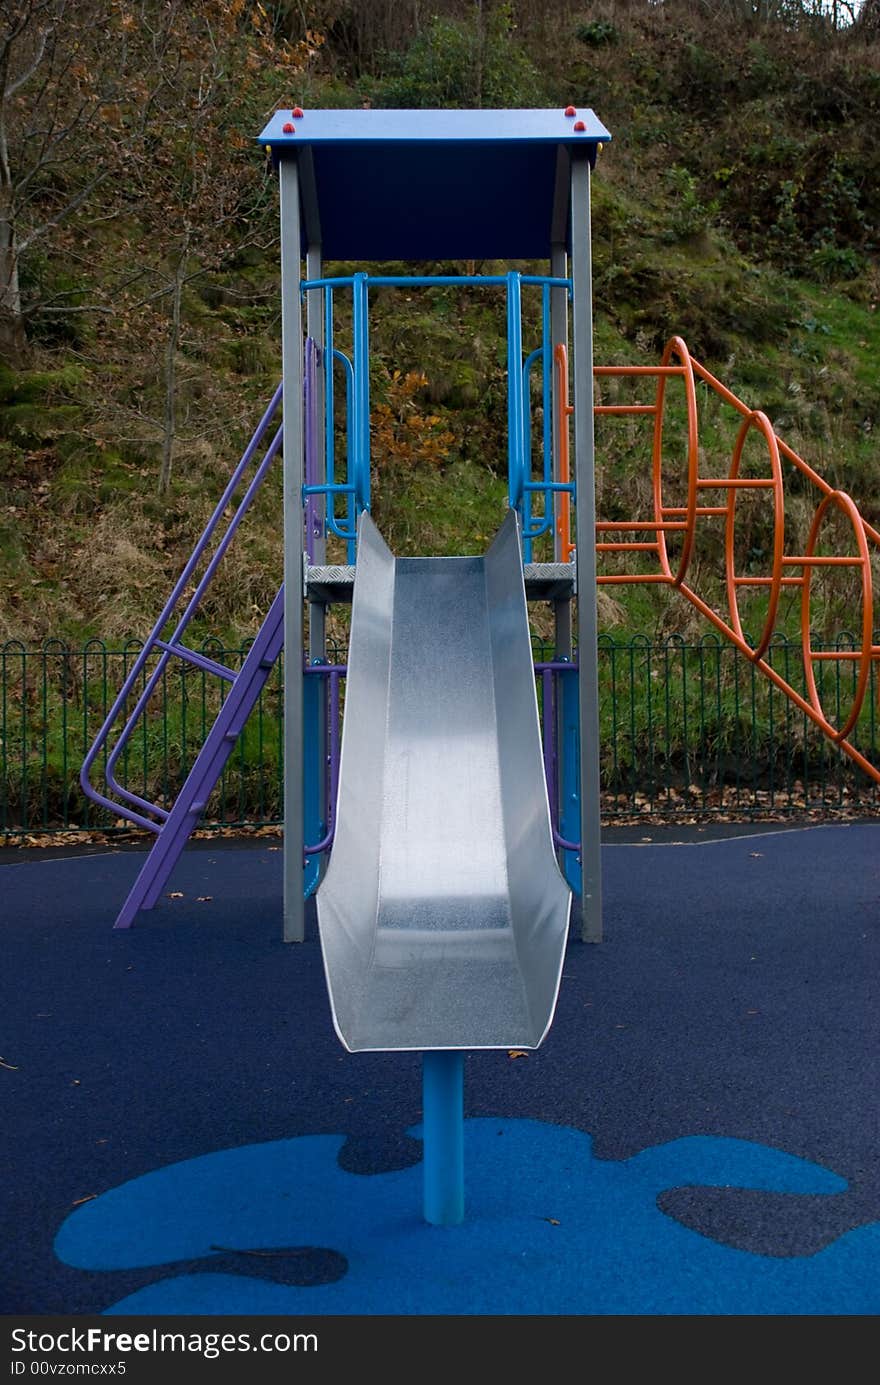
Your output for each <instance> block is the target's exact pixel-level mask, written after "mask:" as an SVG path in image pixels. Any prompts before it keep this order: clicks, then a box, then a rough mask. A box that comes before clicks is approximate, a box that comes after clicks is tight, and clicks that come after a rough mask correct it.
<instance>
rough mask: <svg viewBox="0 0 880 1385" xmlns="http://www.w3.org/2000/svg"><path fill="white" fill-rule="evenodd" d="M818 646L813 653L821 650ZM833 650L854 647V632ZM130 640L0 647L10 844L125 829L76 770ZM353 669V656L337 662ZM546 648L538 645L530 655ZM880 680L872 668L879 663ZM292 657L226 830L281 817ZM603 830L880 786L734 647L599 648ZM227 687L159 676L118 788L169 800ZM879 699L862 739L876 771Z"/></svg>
mask: <svg viewBox="0 0 880 1385" xmlns="http://www.w3.org/2000/svg"><path fill="white" fill-rule="evenodd" d="M815 647H816V648H819V647H820V646H819V645H818V643H817V644H816V646H815ZM824 647H825V648H834V649H850V648H855V647H856V640H855V638H854V636H852V635H850V634H849V633H847V632H844V633H843V634H841V635H840V636H838V638H837V639H836V641H834V642H833V643H831V644H828V643H826V645H825V646H824ZM140 648H141V646H140V643H139V642H137V641H130V642H128V643H127V644H125V645H124V646H122V647H111V646H109V645H108V644H106V643H105V642H104V641H102V640H90V641H89V642H88V643H87V644H86V645H85V646H84V647H82V648H71V647H69V646H68V645H66V644H65V643H63V642H62V641H61V640H47V641H46V642H45V643H44V644H43V645H42V646H41V647H40V648H36V649H34V648H27V647H26V646H25V645H24V644H22V643H20V642H18V641H15V640H11V641H7V642H6V643H5V644H0V835H2V836H3V837H5V838H7V839H9V840H14V839H21V838H26V837H28V836H33V835H36V834H48V833H61V832H65V831H68V832H70V831H92V832H103V833H113V832H120V831H130V826H129V824H127V823H126V822H124V821H123V820H122V819H116V818H115V817H114V816H113V815H112V814H111V813H109V812H107V811H105V810H104V809H101V808H98V807H96V806H95V805H94V804H91V803H89V802H88V800H87V799H86V798H85V796H84V795H83V793H82V791H81V789H80V786H79V780H78V775H79V769H80V765H81V764H82V761H83V758H84V756H85V753H86V750H87V749H88V746H89V745H90V744H91V741H92V739H93V736H94V734H95V732H96V730H97V728H98V727H99V726H100V725H101V722H102V721H103V718H104V716H105V715H106V712H107V708H108V707H109V705H110V703H111V701H112V699H113V697H114V696H115V693H116V691H117V689H118V688H119V686H120V685H121V683H122V682H123V680H124V678H125V676H126V673H127V672H128V670H129V669H130V668H131V666H132V664H133V662H134V660H135V659H136V658H137V655H138V652H139V650H140ZM247 649H248V644H247V643H245V644H243V645H242V646H240V647H239V648H237V649H228V648H224V647H223V646H222V645H221V643H220V642H219V641H216V640H206V641H205V642H204V643H203V644H202V645H200V646H199V651H200V652H202V653H204V654H206V655H208V657H210V658H211V659H214V660H216V661H218V662H220V663H222V664H225V665H227V666H228V667H232V668H236V667H239V666H240V664H241V662H242V660H243V659H244V656H245V654H246V652H247ZM329 656H330V658H331V659H333V660H338V661H340V662H342V661H344V658H345V650H344V649H336V648H333V649H331V650H330V651H329ZM550 657H552V649H550V648H549V647H548V646H546V645H542V644H541V643H540V642H537V641H536V642H535V658H536V659H547V658H550ZM765 657H767V658H768V659H770V660H771V661H772V662H773V664H774V666H775V667H777V668H778V669H779V671H780V672H781V673H782V675H783V676H784V677H785V679H786V681H788V682H790V683H791V684H792V685H793V686H801V685H802V674H803V661H802V657H801V649H800V644H799V643H798V642H795V641H788V640H786V639H784V638H779V637H777V638H775V639H774V641H773V642H772V644H771V646H770V648H769V650H768V652H767V655H766V656H765ZM855 663H856V661H855V660H850V661H840V660H835V661H829V662H828V663H823V664H821V665H819V668H820V669H821V671H822V673H823V676H824V677H825V679H826V686H824V687H823V688H822V689H821V690H820V691H821V693H822V699H823V704H824V705H826V706H828V707H829V708H830V707H832V706H834V705H835V701H836V702H837V704H838V705H840V706H845V705H846V700H847V697H848V696H849V697H851V695H852V689H851V687H850V680H851V678H852V677H854V676H855ZM871 672H872V680H873V679H874V676H875V672H874V666H873V665H872V671H871ZM283 678H284V670H283V661H282V660H279V662H278V665H277V667H276V668H275V669H274V670H273V672H272V675H271V677H270V679H269V681H268V683H267V684H266V687H265V688H264V690H263V692H262V694H261V697H260V700H259V703H258V704H257V706H256V708H255V709H254V711H253V713H252V715H251V717H250V719H249V721H248V723H247V726H246V727H245V729H244V731H243V733H242V735H241V736H240V738H239V741H238V743H237V745H236V747H235V750H234V752H233V755H232V756H231V757H230V760H229V762H228V764H227V766H226V769H225V770H224V773H223V776H222V778H221V780H220V782H219V784H218V786H217V789H216V790H215V792H214V794H213V796H212V798H211V800H210V802H209V805H208V810H207V813H206V814H205V819H204V821H205V825H210V826H214V827H217V828H227V829H235V828H244V827H258V826H267V827H268V826H276V825H278V824H279V823H280V821H281V816H282V769H283V766H282V754H283V734H282V733H283V706H282V704H283ZM599 678H600V718H601V766H602V792H603V819H604V820H607V821H610V820H614V821H618V820H621V819H624V820H625V819H634V818H645V817H647V818H651V817H653V818H664V819H665V818H671V819H681V818H687V817H689V816H691V817H693V816H698V817H712V816H727V815H736V816H744V817H752V818H759V817H761V816H768V815H772V816H780V815H786V814H792V815H795V814H799V813H803V812H817V811H818V812H827V813H833V812H834V811H835V810H838V811H839V810H843V809H846V810H854V811H865V812H868V811H880V788H878V786H877V785H876V784H874V783H872V782H871V781H870V780H869V779H868V778H867V777H866V776H864V775H862V774H860V772H859V771H858V769H857V768H856V767H855V766H854V765H852V763H851V762H849V761H848V760H846V759H844V757H842V756H841V755H840V754H839V752H838V751H837V750H836V748H835V747H834V746H833V745H832V744H831V743H830V742H829V741H828V740H827V739H826V738H825V737H823V736H822V735H821V733H819V732H818V731H817V729H816V728H815V726H813V725H812V723H811V722H810V721H809V719H808V718H806V717H805V716H804V715H803V714H802V713H800V712H799V711H798V709H797V708H796V707H795V706H794V705H793V704H792V703H791V702H790V701H789V700H788V699H787V698H786V697H784V695H783V694H782V693H781V692H780V691H779V690H778V689H777V688H774V686H773V685H772V684H771V683H770V682H768V680H767V679H766V678H762V677H761V675H760V674H759V673H758V672H757V670H756V669H755V667H754V665H753V664H752V663H751V662H750V661H749V660H748V659H747V658H745V657H744V656H743V655H742V654H741V653H740V652H739V651H738V650H737V649H736V648H734V647H733V646H731V645H729V644H727V643H726V642H723V641H722V640H721V639H720V638H718V637H717V636H715V635H714V634H708V635H706V636H704V637H703V638H702V639H700V640H699V641H697V642H687V641H685V640H683V639H681V638H680V637H678V636H671V637H669V638H667V639H664V640H661V641H657V640H651V639H650V638H648V637H646V636H636V637H634V638H632V639H627V640H618V639H615V638H613V637H612V636H608V635H605V636H603V637H602V638H601V639H600V642H599ZM222 696H223V689H222V688H221V687H219V686H218V680H216V679H214V678H212V677H211V676H210V675H209V674H207V673H204V672H201V671H200V670H199V669H197V668H193V667H188V666H185V665H181V666H180V667H179V668H175V669H173V670H172V669H170V668H169V670H168V671H167V672H166V674H165V676H164V677H163V680H162V683H161V686H160V688H159V689H158V690H157V694H156V696H154V698H153V700H152V702H151V705H150V709H149V713H148V715H147V716H146V717H144V719H143V723H142V725H141V726H140V727H139V729H138V732H137V734H136V736H135V737H133V738H132V741H131V742H130V743H129V744H128V745H127V746H126V749H125V752H124V755H123V757H122V759H121V762H120V766H119V767H118V773H119V778H120V782H122V783H123V784H124V785H125V786H126V787H127V788H129V789H131V790H132V791H133V792H136V793H140V794H142V795H143V796H144V797H146V798H152V799H156V800H163V801H168V802H170V801H172V800H173V799H174V797H175V795H176V793H177V791H178V789H179V787H180V785H181V784H182V782H183V779H184V778H185V776H186V774H187V772H188V771H189V769H190V767H191V766H192V763H193V760H194V759H195V756H196V754H197V753H198V750H199V748H200V746H201V744H202V741H203V739H204V737H205V735H206V733H207V731H208V729H209V728H210V726H211V723H212V721H213V719H214V717H215V716H216V712H217V708H218V706H219V699H220V697H222ZM876 707H877V688H876V687H875V686H872V687H871V689H870V696H869V697H868V698H866V699H865V709H864V711H863V713H862V716H861V718H860V721H859V724H858V726H857V727H856V729H855V732H854V733H853V737H854V738H855V739H856V742H857V744H858V746H859V748H860V749H861V750H862V751H863V753H864V754H865V755H866V756H867V757H868V758H869V759H870V760H871V762H872V763H875V764H880V745H878V728H877V712H876Z"/></svg>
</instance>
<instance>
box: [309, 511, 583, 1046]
mask: <svg viewBox="0 0 880 1385" xmlns="http://www.w3.org/2000/svg"><path fill="white" fill-rule="evenodd" d="M317 906H318V924H319V930H320V937H321V945H322V949H323V955H324V966H325V970H326V975H327V985H328V989H329V992H330V1001H331V1007H332V1011H333V1019H334V1023H335V1025H336V1029H337V1033H338V1034H339V1037H340V1039H341V1040H342V1042H343V1044H344V1045H345V1046H346V1048H348V1049H349V1050H351V1051H356V1050H364V1049H375V1050H385V1049H417V1050H431V1049H465V1048H468V1049H470V1048H514V1047H521V1048H536V1047H537V1046H538V1045H539V1044H540V1043H541V1041H542V1039H543V1038H544V1036H545V1034H546V1032H547V1030H548V1028H549V1026H550V1022H551V1020H552V1018H553V1011H554V1008H555V1005H556V996H557V992H558V989H559V979H560V975H561V971H562V961H563V956H564V951H565V945H566V940H567V936H568V922H569V912H570V907H571V892H570V890H569V888H568V886H567V884H566V883H565V881H564V879H563V877H562V875H561V874H560V872H559V869H558V866H557V862H556V856H555V854H554V848H553V838H552V832H551V826H550V814H549V808H548V802H547V790H546V785H545V779H544V769H543V762H542V753H541V738H540V731H539V724H538V707H537V698H536V693H535V679H534V669H533V664H532V653H531V642H530V637H529V624H528V609H527V605H526V595H525V587H524V582H523V568H522V558H521V550H520V538H519V530H518V519H517V516H516V514H515V512H513V511H511V512H509V513H508V515H507V518H506V519H505V521H504V524H503V525H502V527H501V529H500V530H499V532H498V535H497V536H496V538H495V540H494V542H493V544H492V545H491V547H490V548H489V550H488V552H487V553H486V554H485V556H484V557H463V558H395V557H394V556H393V555H392V553H391V552H390V550H389V549H388V547H387V546H386V544H385V543H384V541H383V539H382V538H381V535H380V534H379V531H378V529H377V528H376V526H375V524H374V523H373V521H372V520H371V519H370V517H369V515H368V514H366V513H364V514H362V515H361V517H360V520H359V527H358V554H357V567H356V576H355V586H354V604H353V611H352V623H351V637H350V645H349V663H348V680H347V686H346V702H345V719H344V723H343V733H342V754H341V766H340V779H339V797H338V806H337V817H336V836H335V840H334V847H333V853H332V856H331V858H330V864H329V866H328V869H327V873H326V876H325V878H324V880H323V882H322V884H321V886H320V888H319V890H318V894H317Z"/></svg>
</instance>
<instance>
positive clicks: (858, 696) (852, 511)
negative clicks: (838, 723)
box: [801, 491, 874, 743]
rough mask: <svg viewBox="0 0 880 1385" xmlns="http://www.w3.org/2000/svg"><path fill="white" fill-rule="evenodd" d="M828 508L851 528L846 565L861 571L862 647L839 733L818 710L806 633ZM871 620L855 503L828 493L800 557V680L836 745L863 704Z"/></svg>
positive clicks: (867, 565)
mask: <svg viewBox="0 0 880 1385" xmlns="http://www.w3.org/2000/svg"><path fill="white" fill-rule="evenodd" d="M829 505H834V506H836V508H837V509H838V510H840V511H841V513H842V514H844V515H845V516H846V517H847V518H848V519H849V521H850V523H851V524H852V527H853V532H854V534H855V536H856V544H857V546H858V550H859V553H858V558H857V559H856V560H853V559H849V560H848V561H849V562H850V563H853V562H854V561H855V563H856V565H857V566H858V567H859V568H860V569H861V577H862V647H861V651H860V652H859V656H858V659H859V667H858V675H857V679H856V690H855V694H854V696H853V703H852V707H851V708H850V712H849V716H848V717H847V719H846V721H845V722H844V724H843V726H842V727H841V728H840V729H839V730H835V729H834V728H833V726H832V724H831V723H830V722H829V721H828V718H827V716H826V715H825V712H824V710H823V708H822V701H821V698H820V697H819V689H818V688H817V686H816V675H815V671H814V667H813V665H814V662H815V660H816V658H817V656H816V655H815V654H814V653H813V649H812V637H811V632H810V577H811V574H812V571H813V568H814V567H817V566H819V562H818V561H817V558H816V555H815V552H814V550H815V547H816V540H817V539H818V536H819V530H820V528H821V526H822V520H823V518H824V516H825V512H826V510H827V509H828V506H829ZM838 565H840V564H838ZM873 617H874V610H873V582H872V577H871V555H870V553H869V551H868V539H867V535H866V534H865V524H864V521H863V519H862V517H861V515H860V514H859V511H858V508H857V506H856V504H855V501H854V500H852V499H851V498H850V496H848V495H847V493H846V491H831V492H830V493H829V494H828V495H826V496H825V497H824V498H823V500H822V501H820V503H819V506H818V508H817V510H816V513H815V515H814V516H813V523H812V526H811V527H810V534H809V537H808V539H807V551H806V554H805V557H804V583H803V590H802V592H801V643H802V644H803V650H804V678H805V680H806V684H807V692H808V694H809V698H810V701H811V703H812V704H813V706H814V707H815V708H816V711H817V712H819V714H820V715H821V716H822V717H823V718H824V719H825V721H826V722H828V724H829V726H831V731H830V732H829V734H830V735H831V738H832V740H835V741H837V742H838V743H839V742H840V741H843V740H844V739H845V738H846V737H847V736H848V735H849V733H850V731H851V730H852V729H853V727H854V726H855V724H856V722H857V721H858V719H859V713H860V712H861V710H862V703H863V702H864V700H865V693H866V691H867V688H868V678H869V677H870V673H871V659H872V657H873V655H874V648H873V640H872V635H873V624H874V619H873Z"/></svg>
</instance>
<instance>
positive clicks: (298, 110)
mask: <svg viewBox="0 0 880 1385" xmlns="http://www.w3.org/2000/svg"><path fill="white" fill-rule="evenodd" d="M290 114H291V115H292V116H293V118H294V120H302V118H303V116H304V115H305V111H304V110H303V108H302V106H294V108H293V110H292V111H291V112H290Z"/></svg>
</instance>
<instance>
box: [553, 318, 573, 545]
mask: <svg viewBox="0 0 880 1385" xmlns="http://www.w3.org/2000/svg"><path fill="white" fill-rule="evenodd" d="M553 362H554V364H555V366H556V398H557V412H556V423H557V431H558V434H559V480H560V481H561V482H562V483H563V484H564V485H568V484H569V482H570V481H571V462H570V459H569V451H568V420H569V419H570V418H571V415H572V414H573V413H574V408H573V406H572V405H571V404H569V402H568V352H567V351H566V349H565V345H564V343H563V342H561V341H560V342H557V343H556V346H555V347H554V350H553ZM557 495H558V496H559V509H558V511H557V518H556V533H557V535H558V536H559V557H560V561H561V562H563V563H569V562H571V555H572V553H573V552H574V549H575V546H574V544H573V543H572V541H571V493H570V491H557Z"/></svg>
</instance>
